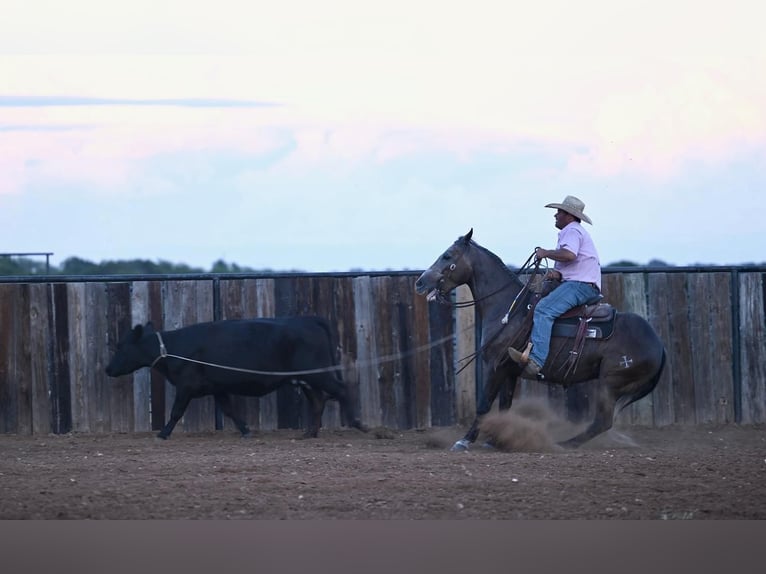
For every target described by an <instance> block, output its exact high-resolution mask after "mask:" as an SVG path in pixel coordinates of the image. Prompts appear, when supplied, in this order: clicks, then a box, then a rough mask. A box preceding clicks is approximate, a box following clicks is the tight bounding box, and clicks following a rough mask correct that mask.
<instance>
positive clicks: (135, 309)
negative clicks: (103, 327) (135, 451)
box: [118, 281, 152, 432]
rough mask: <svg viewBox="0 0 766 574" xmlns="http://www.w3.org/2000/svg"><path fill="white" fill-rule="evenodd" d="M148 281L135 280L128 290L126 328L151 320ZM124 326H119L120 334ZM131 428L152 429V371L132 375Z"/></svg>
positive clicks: (142, 370) (140, 371)
mask: <svg viewBox="0 0 766 574" xmlns="http://www.w3.org/2000/svg"><path fill="white" fill-rule="evenodd" d="M149 286H150V283H149V282H148V281H136V282H135V283H133V285H132V288H131V291H130V317H129V320H128V325H127V328H128V329H131V328H133V327H134V326H135V325H145V324H146V323H147V322H148V321H151V295H150V287H149ZM123 328H124V327H120V334H119V335H118V336H122V333H124V331H122V329H123ZM132 392H133V429H134V430H135V431H137V432H147V431H150V430H152V419H151V413H152V407H151V405H152V371H151V369H139V370H138V371H136V372H135V373H133V375H132Z"/></svg>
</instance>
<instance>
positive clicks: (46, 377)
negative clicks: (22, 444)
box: [29, 283, 54, 434]
mask: <svg viewBox="0 0 766 574" xmlns="http://www.w3.org/2000/svg"><path fill="white" fill-rule="evenodd" d="M50 292H51V290H50V285H46V284H43V283H37V284H34V285H30V286H29V322H30V325H29V345H30V356H31V364H30V368H31V371H30V375H31V381H30V382H31V395H30V399H31V405H30V409H31V415H32V429H31V430H32V434H47V433H50V432H52V431H53V428H54V425H53V423H52V421H51V413H52V411H51V403H50V378H51V375H52V373H53V364H52V361H53V356H52V353H51V350H52V348H50V347H49V343H50V342H51V328H50V327H51V323H50V321H49V319H50V318H51V310H50V308H49V307H50V306H49V294H50Z"/></svg>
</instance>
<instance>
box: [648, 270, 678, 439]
mask: <svg viewBox="0 0 766 574" xmlns="http://www.w3.org/2000/svg"><path fill="white" fill-rule="evenodd" d="M669 279H670V278H669V274H667V273H652V274H649V276H648V277H647V291H648V296H647V312H648V321H649V323H650V324H651V326H652V327H653V328H654V330H655V332H656V333H657V336H658V337H659V338H660V340H661V341H662V342H663V344H665V346H666V347H667V341H668V340H669V339H670V336H671V335H670V333H671V331H670V308H669V300H670V298H669V297H668V293H669V292H670V281H669ZM672 368H673V365H672V362H670V361H666V363H665V368H664V369H663V372H662V375H661V377H660V380H659V381H658V383H657V386H656V387H655V389H654V391H652V395H653V400H652V405H653V408H654V421H653V422H654V426H667V425H671V424H673V422H674V420H675V415H674V413H673V378H672Z"/></svg>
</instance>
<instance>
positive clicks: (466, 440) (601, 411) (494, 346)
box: [415, 229, 665, 450]
mask: <svg viewBox="0 0 766 574" xmlns="http://www.w3.org/2000/svg"><path fill="white" fill-rule="evenodd" d="M472 235H473V229H471V230H470V231H469V232H468V233H467V234H466V235H464V236H462V237H458V239H457V240H456V241H455V243H453V244H452V245H451V246H450V247H449V248H448V249H447V250H446V251H445V252H444V253H443V254H442V255H441V256H439V258H438V259H437V260H436V261H435V262H434V264H433V265H431V267H429V268H428V269H427V270H426V271H424V272H423V274H422V275H421V276H420V277H419V278H418V280H417V281H416V282H415V291H416V292H417V293H418V294H420V295H425V296H426V297H427V298H428V300H429V301H434V300H442V301H444V300H446V295H447V294H448V293H449V292H450V291H452V290H453V289H455V288H457V287H458V286H460V285H467V286H468V287H469V288H470V290H471V293H472V294H473V298H474V302H475V305H476V311H477V315H478V317H479V319H480V321H481V343H480V347H479V348H480V352H479V353H480V355H481V361H482V367H483V370H482V372H483V373H484V381H483V384H484V393H483V394H482V397H481V400H480V402H479V404H478V405H477V409H476V417H475V418H474V421H473V424H472V425H471V427H470V429H469V430H468V432H467V433H466V435H465V436H464V437H463V438H462V439H461V440H459V441H457V442H456V443H455V445H454V446H453V447H452V450H465V449H467V448H468V446H469V445H470V444H471V443H473V442H474V441H475V440H476V438H477V436H478V434H479V422H480V420H481V417H482V416H483V415H485V414H486V413H488V412H489V410H490V409H491V407H492V404H493V403H494V401H495V399H496V398H497V396H498V394H499V392H500V390H501V389H502V388H503V387H505V385H508V386H507V389H506V390H507V395H506V397H507V398H506V401H505V403H506V404H504V405H503V404H501V407H502V408H510V406H511V402H512V400H513V391H514V389H515V387H516V381H517V377H518V376H519V374H520V372H521V367H519V365H518V364H517V363H515V362H513V361H511V360H509V358H508V348H509V347H511V346H513V347H516V348H518V349H523V348H524V345H525V343H526V341H527V338H528V335H529V330H530V328H531V322H532V311H531V310H530V309H531V307H532V306H533V305H534V302H535V300H534V297H535V293H533V292H532V291H531V290H527V289H526V285H525V283H524V282H522V281H521V279H520V278H519V277H518V276H517V275H516V274H515V273H513V272H512V271H511V270H510V269H508V267H507V266H506V265H505V264H504V263H503V262H502V261H501V260H500V258H499V257H498V256H497V255H495V254H494V253H492V252H491V251H489V250H488V249H486V248H484V247H481V246H480V245H479V244H477V243H476V242H475V241H472V239H471V237H472ZM512 303H513V304H512ZM511 307H513V309H512V310H510V312H509V309H510V308H511ZM596 309H599V310H602V311H611V313H605V315H607V316H610V317H611V318H610V319H606V318H605V319H604V323H602V325H603V332H602V330H601V328H600V327H598V325H597V323H594V322H592V321H593V314H594V313H595V311H596ZM582 311H583V312H585V310H584V309H583V310H582ZM587 313H588V317H590V318H591V320H590V321H588V322H587V323H585V322H584V321H579V320H578V319H577V318H574V319H572V320H570V319H564V318H561V319H559V320H557V321H556V323H555V324H554V331H553V337H552V339H551V351H550V354H549V355H548V360H547V361H546V364H545V365H543V369H542V372H543V373H544V374H545V382H546V383H553V384H561V385H570V384H575V383H582V382H586V381H593V380H596V381H597V384H596V385H595V391H594V393H595V401H596V403H595V418H594V420H593V422H591V424H590V425H589V426H588V427H587V428H586V429H585V430H584V431H582V432H581V433H579V434H577V435H576V436H574V437H572V438H570V439H569V440H566V441H564V442H563V443H561V445H562V446H564V447H568V448H576V447H578V446H580V445H582V444H583V443H585V442H587V441H589V440H590V439H592V438H593V437H595V436H596V435H599V434H601V433H603V432H605V431H607V430H609V429H610V428H611V427H612V424H613V421H614V416H615V414H616V413H617V412H619V411H620V410H622V409H623V408H625V407H626V406H628V405H629V404H631V403H633V402H635V401H637V400H639V399H641V398H642V397H645V396H646V395H648V394H649V393H651V392H652V390H654V387H655V386H656V385H657V381H658V380H659V378H660V374H661V373H662V369H663V367H664V365H665V348H664V346H663V344H662V342H661V341H660V339H659V337H658V336H657V334H656V333H655V331H654V329H652V327H651V325H649V323H648V322H647V321H646V320H645V319H644V318H642V317H641V316H639V315H636V314H635V313H623V312H614V310H613V309H612V308H611V306H609V305H598V306H597V307H589V308H588V310H587ZM567 315H569V313H567ZM504 318H505V321H504ZM585 318H587V317H584V319H585ZM567 321H575V324H574V325H573V326H571V325H566V324H565V323H566V322H567ZM578 322H579V323H580V324H581V325H587V329H582V328H578V326H577V323H578ZM567 328H569V331H567ZM586 331H588V332H589V333H588V334H586ZM577 335H579V337H577V338H574V337H576V336H577ZM573 356H576V357H577V359H576V361H575V362H573V361H572V357H573Z"/></svg>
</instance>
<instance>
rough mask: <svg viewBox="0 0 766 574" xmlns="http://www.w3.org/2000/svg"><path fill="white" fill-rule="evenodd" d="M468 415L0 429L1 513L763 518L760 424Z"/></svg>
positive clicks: (764, 462) (765, 448)
mask: <svg viewBox="0 0 766 574" xmlns="http://www.w3.org/2000/svg"><path fill="white" fill-rule="evenodd" d="M487 422H488V426H487V427H486V429H487V432H491V434H492V436H493V437H494V439H495V444H498V445H500V446H501V447H502V448H501V449H496V450H489V449H487V448H482V446H481V444H480V443H477V445H476V446H474V447H473V448H472V449H471V450H470V451H468V452H461V453H455V452H450V451H449V447H450V446H451V445H452V444H453V442H454V441H455V440H456V439H458V438H460V437H461V436H462V434H463V432H464V429H461V428H442V429H428V430H423V431H418V430H412V431H406V432H400V431H391V430H388V429H372V430H371V431H370V432H369V433H367V434H364V433H361V432H359V431H356V430H345V429H344V430H323V431H321V432H320V438H318V439H310V440H304V439H302V438H301V432H300V431H292V430H290V431H287V430H285V431H275V432H267V433H258V434H256V435H255V436H254V437H253V438H250V439H242V438H240V437H239V435H238V434H236V433H235V432H232V431H219V432H211V433H207V434H184V433H183V432H178V431H177V432H175V433H174V434H173V435H172V436H171V438H170V439H169V440H167V441H162V440H159V439H156V438H155V437H154V434H149V433H146V434H133V435H126V434H112V435H91V434H88V435H82V434H69V435H50V436H37V437H20V436H12V435H2V436H0V453H1V455H0V519H4V520H8V519H52V520H55V519H649V520H688V519H694V520H704V519H758V520H763V519H766V488H764V485H766V428H764V427H763V426H762V425H760V426H737V425H727V426H721V427H694V428H685V427H669V428H663V429H649V428H635V427H629V428H619V426H618V427H616V428H615V429H613V430H611V431H609V433H607V434H605V435H602V436H601V437H599V438H597V439H594V440H593V441H591V443H588V444H586V445H585V446H583V447H581V448H580V449H578V450H575V451H564V450H561V449H559V448H558V447H556V446H555V443H554V442H553V441H554V440H559V438H564V436H560V435H562V433H563V434H566V433H567V432H571V429H566V428H565V426H564V425H561V424H558V426H557V425H555V424H552V421H550V420H540V419H539V418H538V419H537V420H532V419H525V418H523V417H519V416H513V415H502V416H501V415H494V416H493V418H491V419H490V420H488V421H487Z"/></svg>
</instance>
